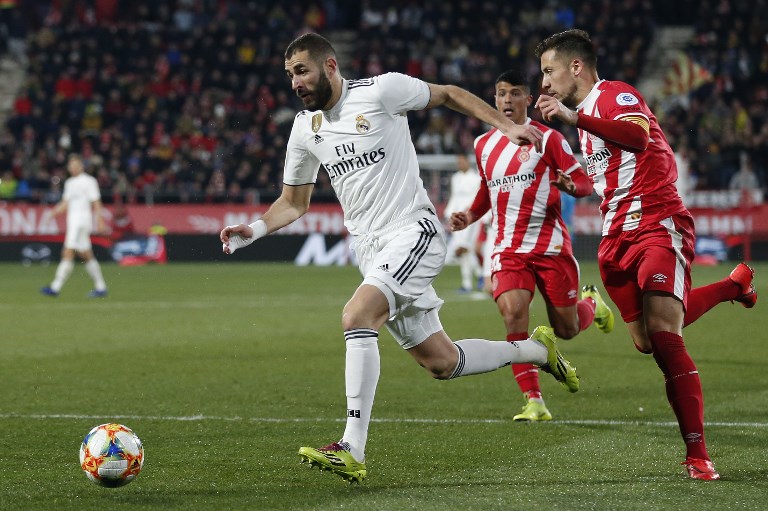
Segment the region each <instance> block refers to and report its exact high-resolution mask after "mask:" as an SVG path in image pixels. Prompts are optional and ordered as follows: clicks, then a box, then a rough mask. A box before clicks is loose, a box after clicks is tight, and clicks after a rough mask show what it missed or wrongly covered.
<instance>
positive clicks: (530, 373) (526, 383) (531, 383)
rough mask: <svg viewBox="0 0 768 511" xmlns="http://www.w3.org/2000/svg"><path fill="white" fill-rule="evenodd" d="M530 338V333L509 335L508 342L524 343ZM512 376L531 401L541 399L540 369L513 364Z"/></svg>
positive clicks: (531, 365) (528, 365) (533, 366)
mask: <svg viewBox="0 0 768 511" xmlns="http://www.w3.org/2000/svg"><path fill="white" fill-rule="evenodd" d="M527 338H528V332H518V333H514V334H507V340H508V341H523V340H525V339H527ZM512 374H514V375H515V381H517V385H518V386H519V387H520V390H521V391H522V392H523V393H524V394H525V395H527V396H528V398H529V399H541V387H539V369H538V368H537V367H536V366H535V365H533V364H512Z"/></svg>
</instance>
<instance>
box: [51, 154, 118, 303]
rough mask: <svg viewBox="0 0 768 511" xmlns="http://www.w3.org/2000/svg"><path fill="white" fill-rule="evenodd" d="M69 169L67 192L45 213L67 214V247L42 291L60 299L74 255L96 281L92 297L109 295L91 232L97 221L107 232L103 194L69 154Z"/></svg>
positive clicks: (76, 158) (91, 177)
mask: <svg viewBox="0 0 768 511" xmlns="http://www.w3.org/2000/svg"><path fill="white" fill-rule="evenodd" d="M67 170H68V171H69V174H70V177H69V179H67V180H66V182H65V183H64V193H63V194H62V197H61V201H60V202H59V203H58V204H56V206H54V208H53V209H51V210H48V211H46V213H45V214H46V216H47V218H46V219H45V220H44V221H49V220H50V218H52V217H55V216H58V215H60V214H61V213H63V212H64V211H66V212H67V232H66V235H65V237H64V248H63V249H62V253H61V262H59V266H58V267H57V268H56V275H55V276H54V279H53V282H52V283H51V285H50V286H45V287H44V288H42V289H41V290H40V292H41V293H43V294H44V295H47V296H59V293H60V292H61V288H62V287H63V286H64V283H65V282H66V281H67V279H68V278H69V276H70V275H71V274H72V270H73V268H74V266H75V255H78V256H80V257H81V258H82V260H83V261H84V262H85V269H86V271H87V272H88V275H90V276H91V278H92V279H93V290H91V292H90V293H89V294H88V296H90V297H91V298H103V297H105V296H107V284H106V283H105V282H104V277H103V276H102V274H101V266H99V261H97V260H96V257H95V256H94V255H93V248H92V246H91V232H92V231H93V225H94V219H96V232H105V228H104V219H103V218H102V216H101V194H100V192H99V184H98V182H97V181H96V178H95V177H93V176H91V175H90V174H88V173H86V172H85V165H84V164H83V160H82V158H81V157H80V156H79V155H77V154H70V155H69V159H68V160H67Z"/></svg>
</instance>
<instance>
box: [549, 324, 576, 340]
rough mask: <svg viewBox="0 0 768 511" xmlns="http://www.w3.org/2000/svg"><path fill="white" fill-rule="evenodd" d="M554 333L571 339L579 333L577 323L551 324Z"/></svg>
mask: <svg viewBox="0 0 768 511" xmlns="http://www.w3.org/2000/svg"><path fill="white" fill-rule="evenodd" d="M552 329H553V330H554V331H555V335H556V336H558V337H559V338H561V339H566V340H567V339H573V338H574V337H576V336H577V335H579V332H580V331H581V330H579V325H553V328H552Z"/></svg>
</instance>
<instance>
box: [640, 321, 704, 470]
mask: <svg viewBox="0 0 768 511" xmlns="http://www.w3.org/2000/svg"><path fill="white" fill-rule="evenodd" d="M650 338H651V344H652V345H653V358H655V359H656V364H658V366H659V368H660V369H661V372H662V373H664V380H665V384H666V389H667V399H668V400H669V404H670V405H671V406H672V410H673V411H674V412H675V416H676V417H677V423H678V424H679V425H680V433H681V434H682V436H683V441H684V442H685V446H686V450H687V453H686V455H687V456H688V457H690V458H700V459H704V460H708V459H709V454H707V445H706V443H705V441H704V396H703V395H702V392H701V380H699V372H698V370H697V369H696V364H694V363H693V360H692V359H691V357H690V356H689V355H688V351H687V350H686V349H685V343H684V342H683V338H682V337H680V336H679V335H677V334H673V333H672V332H656V333H654V334H651V335H650Z"/></svg>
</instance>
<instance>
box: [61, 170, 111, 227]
mask: <svg viewBox="0 0 768 511" xmlns="http://www.w3.org/2000/svg"><path fill="white" fill-rule="evenodd" d="M62 199H64V200H66V201H67V228H68V229H69V228H72V227H73V226H85V227H88V228H89V229H90V228H91V227H92V226H93V203H94V202H96V201H97V200H101V193H99V183H98V181H96V178H95V177H93V176H91V175H90V174H86V173H85V172H83V173H82V174H80V175H78V176H75V177H70V178H69V179H67V180H66V181H65V182H64V193H63V195H62Z"/></svg>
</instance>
